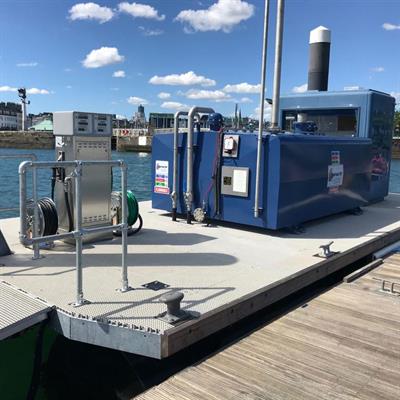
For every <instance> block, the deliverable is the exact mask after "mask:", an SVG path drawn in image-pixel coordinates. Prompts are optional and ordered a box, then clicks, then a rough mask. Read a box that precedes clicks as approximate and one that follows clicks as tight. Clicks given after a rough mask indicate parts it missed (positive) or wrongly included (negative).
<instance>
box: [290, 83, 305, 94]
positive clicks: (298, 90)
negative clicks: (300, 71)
mask: <svg viewBox="0 0 400 400" xmlns="http://www.w3.org/2000/svg"><path fill="white" fill-rule="evenodd" d="M307 88H308V85H307V83H303V84H302V85H300V86H294V87H293V88H292V92H293V93H304V92H307Z"/></svg>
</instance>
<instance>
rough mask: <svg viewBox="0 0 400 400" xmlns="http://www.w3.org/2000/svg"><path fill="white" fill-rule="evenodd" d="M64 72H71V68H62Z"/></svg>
mask: <svg viewBox="0 0 400 400" xmlns="http://www.w3.org/2000/svg"><path fill="white" fill-rule="evenodd" d="M64 72H72V69H71V68H64Z"/></svg>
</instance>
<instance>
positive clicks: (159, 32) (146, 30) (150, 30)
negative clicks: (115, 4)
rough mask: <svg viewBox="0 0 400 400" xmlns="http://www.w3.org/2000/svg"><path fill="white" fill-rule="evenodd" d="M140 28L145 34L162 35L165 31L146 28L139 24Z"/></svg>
mask: <svg viewBox="0 0 400 400" xmlns="http://www.w3.org/2000/svg"><path fill="white" fill-rule="evenodd" d="M138 29H139V31H141V32H142V35H143V36H160V35H162V34H163V33H164V31H163V30H161V29H146V28H145V27H144V26H139V27H138Z"/></svg>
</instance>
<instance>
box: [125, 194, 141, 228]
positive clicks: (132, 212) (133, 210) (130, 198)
mask: <svg viewBox="0 0 400 400" xmlns="http://www.w3.org/2000/svg"><path fill="white" fill-rule="evenodd" d="M126 200H127V204H128V225H129V226H132V225H134V224H135V223H136V221H137V219H138V217H139V204H138V201H137V200H136V197H135V195H134V194H133V193H132V191H130V190H128V191H127V192H126Z"/></svg>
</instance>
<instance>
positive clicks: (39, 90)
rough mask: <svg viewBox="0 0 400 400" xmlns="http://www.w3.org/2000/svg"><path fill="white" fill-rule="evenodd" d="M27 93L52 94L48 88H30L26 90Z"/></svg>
mask: <svg viewBox="0 0 400 400" xmlns="http://www.w3.org/2000/svg"><path fill="white" fill-rule="evenodd" d="M26 93H27V94H50V92H49V91H48V90H46V89H38V88H35V87H34V88H30V89H27V91H26Z"/></svg>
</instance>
